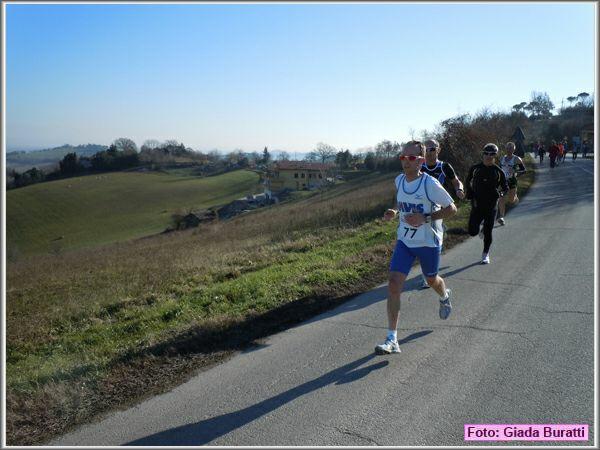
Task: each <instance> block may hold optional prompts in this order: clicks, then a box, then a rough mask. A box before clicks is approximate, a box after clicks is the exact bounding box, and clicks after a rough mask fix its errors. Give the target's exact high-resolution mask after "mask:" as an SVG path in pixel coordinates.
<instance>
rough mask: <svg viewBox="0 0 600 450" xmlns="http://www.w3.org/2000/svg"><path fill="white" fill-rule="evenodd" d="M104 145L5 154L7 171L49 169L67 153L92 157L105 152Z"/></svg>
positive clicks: (66, 146)
mask: <svg viewBox="0 0 600 450" xmlns="http://www.w3.org/2000/svg"><path fill="white" fill-rule="evenodd" d="M107 148H108V147H107V146H106V145H98V144H85V145H77V146H73V145H69V144H65V145H63V146H61V147H54V148H47V149H44V150H34V151H29V152H26V151H13V152H8V153H7V154H6V168H7V170H11V169H15V170H16V171H18V172H23V171H26V170H28V169H31V168H32V167H37V168H38V169H43V168H45V167H50V166H52V165H54V164H58V162H59V161H60V160H61V159H63V158H64V156H65V155H66V154H67V153H77V156H80V157H81V156H92V155H94V154H95V153H97V152H100V151H103V150H106V149H107Z"/></svg>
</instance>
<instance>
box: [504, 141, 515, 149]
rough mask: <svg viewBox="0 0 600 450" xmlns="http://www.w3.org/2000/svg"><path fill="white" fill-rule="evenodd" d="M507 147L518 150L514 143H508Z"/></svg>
mask: <svg viewBox="0 0 600 450" xmlns="http://www.w3.org/2000/svg"><path fill="white" fill-rule="evenodd" d="M506 146H507V147H512V148H516V147H517V146H516V145H515V143H514V142H507V143H506Z"/></svg>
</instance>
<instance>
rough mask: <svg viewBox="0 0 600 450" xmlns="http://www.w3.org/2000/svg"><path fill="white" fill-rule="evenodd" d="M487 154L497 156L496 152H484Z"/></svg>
mask: <svg viewBox="0 0 600 450" xmlns="http://www.w3.org/2000/svg"><path fill="white" fill-rule="evenodd" d="M483 154H484V155H485V156H496V152H483Z"/></svg>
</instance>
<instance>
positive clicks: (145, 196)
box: [6, 170, 262, 254]
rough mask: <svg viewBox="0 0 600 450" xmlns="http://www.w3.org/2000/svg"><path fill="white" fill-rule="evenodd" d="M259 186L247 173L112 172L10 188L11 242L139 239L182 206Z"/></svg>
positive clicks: (51, 246) (62, 246) (63, 246)
mask: <svg viewBox="0 0 600 450" xmlns="http://www.w3.org/2000/svg"><path fill="white" fill-rule="evenodd" d="M260 191H262V186H261V185H260V184H259V176H258V174H257V173H255V172H252V171H248V170H237V171H233V172H228V173H226V174H223V175H218V176H214V177H206V178H199V177H195V176H182V175H180V174H177V173H160V172H109V173H102V174H98V175H88V176H82V177H75V178H68V179H64V180H57V181H51V182H47V183H40V184H35V185H31V186H27V187H24V188H21V189H15V190H10V191H8V192H7V193H6V224H7V245H8V246H9V247H10V248H11V249H12V250H15V251H17V252H18V253H19V254H31V253H39V252H49V251H50V252H57V251H63V250H72V249H80V248H84V247H91V246H96V245H100V244H107V243H112V242H121V241H125V240H128V239H134V238H140V237H143V236H148V235H151V234H156V233H160V232H162V231H164V230H165V229H166V228H167V227H168V226H169V225H170V224H171V217H172V215H173V214H174V213H177V212H180V210H185V209H188V208H189V209H191V208H208V207H210V206H216V205H220V204H224V203H227V202H230V201H232V200H234V199H236V198H240V197H244V196H246V195H247V194H253V193H257V192H260ZM12 250H11V251H12Z"/></svg>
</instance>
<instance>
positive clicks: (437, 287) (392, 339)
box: [375, 141, 456, 354]
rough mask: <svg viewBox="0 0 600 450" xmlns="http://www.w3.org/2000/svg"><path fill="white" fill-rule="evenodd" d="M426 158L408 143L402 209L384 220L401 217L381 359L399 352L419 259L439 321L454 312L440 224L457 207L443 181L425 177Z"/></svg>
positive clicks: (399, 183)
mask: <svg viewBox="0 0 600 450" xmlns="http://www.w3.org/2000/svg"><path fill="white" fill-rule="evenodd" d="M424 156H425V145H424V144H423V143H421V142H419V141H410V142H408V143H407V144H405V145H404V148H403V149H402V154H401V155H400V159H401V161H402V168H403V170H404V174H402V175H399V176H398V177H396V180H395V186H396V201H397V208H398V209H397V210H396V209H388V210H387V211H386V212H385V214H384V216H383V219H384V220H386V221H387V220H392V219H393V218H394V217H396V216H400V222H399V226H398V232H397V234H398V239H397V240H396V248H395V249H394V254H393V255H392V261H391V263H390V276H389V284H388V299H387V314H388V334H387V337H386V340H385V342H384V343H383V344H379V345H377V346H376V347H375V353H378V354H384V353H400V346H399V344H398V337H397V331H396V330H397V328H398V313H399V311H400V295H401V293H402V288H403V287H404V282H405V280H406V277H407V276H408V273H409V272H410V268H411V266H412V263H413V262H414V261H415V259H416V258H419V262H420V263H421V270H422V271H423V272H424V273H425V275H426V276H427V282H428V283H429V285H430V286H431V287H432V288H433V290H434V291H436V292H437V293H438V294H439V295H440V308H439V316H440V318H441V319H447V318H448V316H449V315H450V312H451V311H452V304H451V302H450V299H451V295H452V292H451V291H450V289H446V284H445V282H444V280H443V279H442V278H441V277H440V276H439V275H438V271H439V263H440V259H439V257H440V249H441V245H442V242H441V240H442V227H441V221H442V219H445V218H448V217H451V216H453V215H454V214H456V206H454V202H453V201H452V197H450V195H449V194H448V193H447V192H446V190H445V189H444V188H443V187H442V185H441V184H440V183H439V181H437V180H436V179H435V178H433V177H430V176H428V175H426V174H423V173H421V165H422V164H423V161H424V159H425V158H424Z"/></svg>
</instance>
